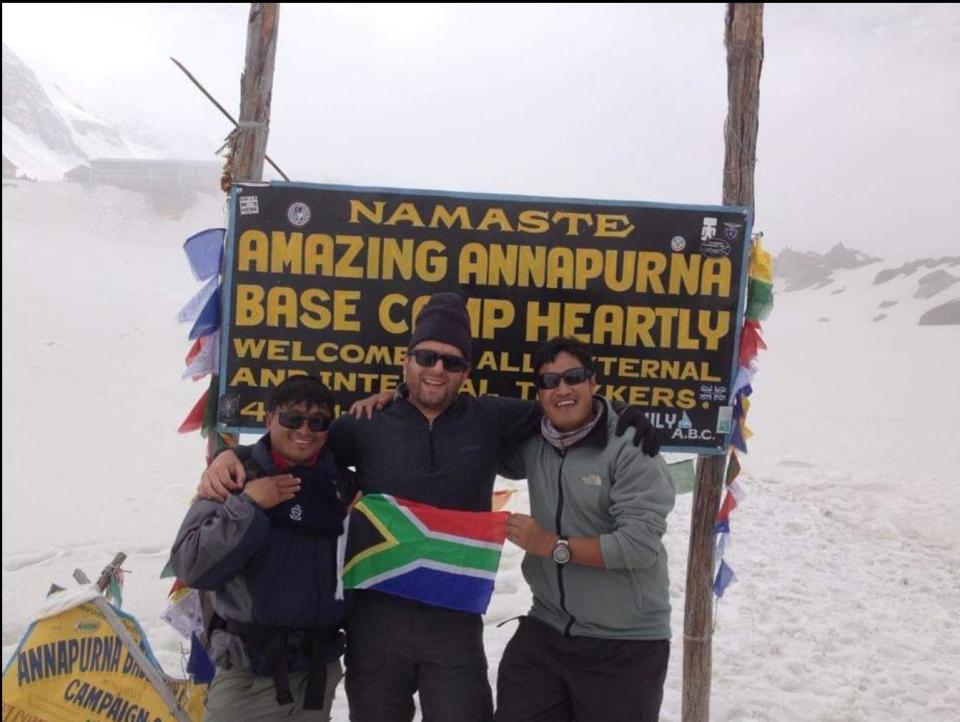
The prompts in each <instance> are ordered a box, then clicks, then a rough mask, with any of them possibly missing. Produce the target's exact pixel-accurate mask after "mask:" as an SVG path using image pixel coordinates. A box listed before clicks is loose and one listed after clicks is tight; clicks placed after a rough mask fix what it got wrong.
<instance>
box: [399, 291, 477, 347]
mask: <svg viewBox="0 0 960 722" xmlns="http://www.w3.org/2000/svg"><path fill="white" fill-rule="evenodd" d="M421 341H439V342H440V343H448V344H450V345H451V346H456V347H457V348H458V349H460V353H462V354H463V357H464V358H465V359H467V361H469V360H470V317H469V316H468V315H467V307H466V305H465V304H464V301H463V298H461V297H460V296H459V295H458V294H456V293H435V294H433V295H432V296H431V297H430V300H429V301H427V304H426V305H425V306H424V307H423V309H421V311H420V315H419V316H417V323H416V325H415V326H414V328H413V336H411V338H410V348H414V347H416V345H417V344H418V343H420V342H421Z"/></svg>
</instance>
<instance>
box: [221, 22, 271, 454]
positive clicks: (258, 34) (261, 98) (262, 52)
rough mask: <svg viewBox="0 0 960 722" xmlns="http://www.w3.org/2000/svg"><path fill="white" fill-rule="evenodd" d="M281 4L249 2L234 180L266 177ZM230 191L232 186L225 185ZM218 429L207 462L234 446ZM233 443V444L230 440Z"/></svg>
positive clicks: (232, 142)
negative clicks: (264, 164) (227, 446)
mask: <svg viewBox="0 0 960 722" xmlns="http://www.w3.org/2000/svg"><path fill="white" fill-rule="evenodd" d="M279 21H280V4H279V3H250V17H249V19H248V20H247V53H246V59H245V62H244V69H243V75H242V76H241V78H240V122H239V123H237V127H236V129H234V131H233V132H232V133H231V134H230V138H229V140H228V144H229V146H230V154H229V157H228V158H227V163H226V168H225V169H224V174H225V177H226V178H228V179H229V180H230V181H232V182H242V181H259V180H262V179H263V160H264V158H265V157H266V154H267V136H268V135H269V132H270V100H271V97H272V95H273V65H274V59H275V58H276V55H277V24H278V23H279ZM225 190H229V188H228V187H227V188H225ZM224 436H225V437H227V438H221V435H220V434H219V433H217V432H216V431H215V430H211V431H210V435H209V436H208V437H207V461H208V463H209V461H210V459H212V458H213V454H214V452H215V451H216V450H217V448H218V447H219V446H222V445H223V444H225V443H226V444H228V445H230V446H233V445H235V443H236V440H235V439H233V437H230V436H229V435H224ZM231 442H233V443H231Z"/></svg>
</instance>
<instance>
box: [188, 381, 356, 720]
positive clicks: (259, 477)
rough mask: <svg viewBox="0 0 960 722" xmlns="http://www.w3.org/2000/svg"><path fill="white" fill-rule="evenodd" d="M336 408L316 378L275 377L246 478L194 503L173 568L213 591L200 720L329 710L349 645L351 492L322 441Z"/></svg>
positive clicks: (316, 716) (310, 716) (325, 715)
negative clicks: (345, 626) (343, 561)
mask: <svg viewBox="0 0 960 722" xmlns="http://www.w3.org/2000/svg"><path fill="white" fill-rule="evenodd" d="M334 406H335V405H334V399H333V395H332V394H331V392H330V390H329V389H328V388H327V387H326V386H325V385H324V384H323V383H322V382H321V381H320V380H319V379H316V378H313V377H308V376H294V377H290V378H288V379H287V380H286V381H284V382H283V383H282V384H280V385H279V386H278V387H277V388H276V389H275V390H274V392H273V394H272V395H271V397H270V399H269V401H268V403H267V417H266V421H267V430H268V431H267V434H266V435H264V436H263V437H262V438H261V439H260V440H259V441H258V442H257V443H256V444H255V445H254V446H253V447H247V448H245V449H244V452H245V453H244V456H245V457H246V462H245V463H244V472H245V476H246V479H247V484H246V486H244V487H243V490H242V491H237V492H234V493H231V494H230V495H229V496H227V497H226V499H225V501H223V502H222V503H221V502H219V501H210V500H206V499H199V500H197V501H196V502H195V503H194V505H193V506H192V507H191V508H190V511H189V512H188V513H187V516H186V518H185V519H184V521H183V524H182V525H181V527H180V531H179V533H178V534H177V539H176V541H175V542H174V545H173V551H172V553H171V563H172V566H173V569H174V571H176V573H177V576H178V577H179V578H180V579H181V580H182V581H184V582H185V583H186V584H188V585H189V586H191V587H194V588H196V589H201V590H209V591H212V592H213V609H214V612H215V615H214V621H213V624H212V632H211V635H210V640H209V652H210V656H211V657H212V658H213V661H214V663H215V664H216V665H217V672H216V676H215V677H214V679H213V681H212V683H211V684H210V689H209V693H208V696H207V709H206V714H205V716H204V719H205V720H212V721H216V722H219V721H220V720H222V721H224V722H227V721H229V722H234V721H238V720H254V719H256V720H268V719H281V718H282V719H284V720H289V719H296V720H313V721H317V722H319V721H320V720H329V718H330V706H331V704H332V702H333V693H334V690H335V689H336V686H337V683H338V682H339V680H340V678H341V676H342V671H341V667H340V656H341V655H342V654H343V649H344V641H343V633H342V631H341V629H342V623H343V616H344V611H345V609H344V602H343V601H342V600H337V599H335V591H336V586H337V579H336V565H337V556H336V552H337V537H338V536H339V535H340V533H341V531H342V528H343V518H344V516H345V513H346V509H347V506H348V505H349V503H350V501H351V499H352V497H353V494H354V492H355V485H354V482H353V480H352V478H351V475H350V472H349V471H346V470H345V469H343V468H342V467H338V465H337V463H336V461H335V459H334V457H333V455H332V454H331V453H330V452H329V451H328V450H327V449H326V448H325V444H326V440H327V430H328V428H329V426H330V423H331V420H332V415H333V409H334Z"/></svg>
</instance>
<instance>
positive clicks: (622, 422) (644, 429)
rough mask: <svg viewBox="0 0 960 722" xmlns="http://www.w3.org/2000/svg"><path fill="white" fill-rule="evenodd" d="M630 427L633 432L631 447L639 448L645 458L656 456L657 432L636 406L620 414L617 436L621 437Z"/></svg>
mask: <svg viewBox="0 0 960 722" xmlns="http://www.w3.org/2000/svg"><path fill="white" fill-rule="evenodd" d="M631 427H632V428H633V430H634V435H633V445H634V446H639V447H641V448H642V449H643V453H644V454H646V455H647V456H656V455H657V452H658V451H660V441H659V440H658V439H657V430H656V429H655V428H653V424H651V423H650V421H649V419H647V417H646V416H645V415H644V413H643V411H641V410H640V407H638V406H628V407H626V408H625V409H623V411H621V412H620V418H619V419H618V420H617V436H623V434H624V432H625V431H626V430H627V429H629V428H631Z"/></svg>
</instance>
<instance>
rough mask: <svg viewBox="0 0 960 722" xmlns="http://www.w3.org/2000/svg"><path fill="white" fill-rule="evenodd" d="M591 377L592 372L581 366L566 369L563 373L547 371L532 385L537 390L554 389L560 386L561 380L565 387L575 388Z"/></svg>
mask: <svg viewBox="0 0 960 722" xmlns="http://www.w3.org/2000/svg"><path fill="white" fill-rule="evenodd" d="M592 376H593V371H589V370H588V369H585V368H583V367H582V366H580V367H578V368H575V369H567V370H566V371H564V372H563V373H554V372H552V371H548V372H547V373H544V374H539V375H538V376H537V378H536V379H534V383H535V384H536V386H537V388H538V389H544V390H549V389H555V388H557V386H559V385H560V381H561V379H562V380H563V381H566V383H567V386H576V385H577V384H582V383H583V382H584V381H586V380H588V379H589V378H591V377H592Z"/></svg>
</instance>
